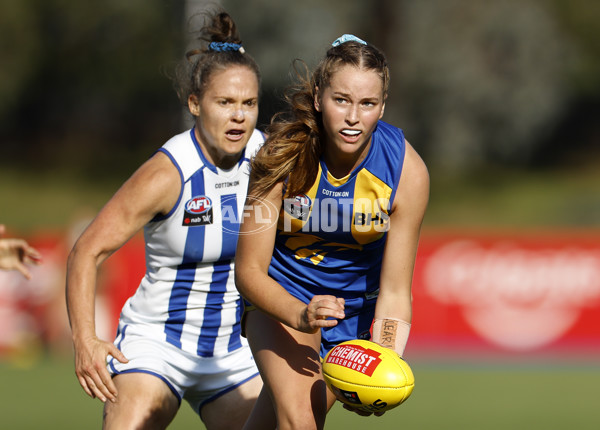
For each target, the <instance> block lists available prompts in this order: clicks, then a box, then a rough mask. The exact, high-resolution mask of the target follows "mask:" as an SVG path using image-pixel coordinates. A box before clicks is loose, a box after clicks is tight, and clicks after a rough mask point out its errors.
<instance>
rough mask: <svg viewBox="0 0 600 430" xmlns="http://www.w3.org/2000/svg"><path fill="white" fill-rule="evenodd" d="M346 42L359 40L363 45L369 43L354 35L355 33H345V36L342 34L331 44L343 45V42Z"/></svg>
mask: <svg viewBox="0 0 600 430" xmlns="http://www.w3.org/2000/svg"><path fill="white" fill-rule="evenodd" d="M346 42H358V43H362V44H363V45H366V44H367V42H365V41H364V40H362V39H359V38H358V37H356V36H354V35H353V34H344V35H343V36H340V37H338V38H337V39H335V40H334V41H333V43H332V44H331V46H338V45H341V44H342V43H346Z"/></svg>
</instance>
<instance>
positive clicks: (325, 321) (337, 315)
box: [300, 295, 346, 333]
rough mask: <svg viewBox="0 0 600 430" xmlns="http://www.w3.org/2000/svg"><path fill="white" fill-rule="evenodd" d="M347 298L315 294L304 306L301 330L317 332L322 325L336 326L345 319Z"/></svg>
mask: <svg viewBox="0 0 600 430" xmlns="http://www.w3.org/2000/svg"><path fill="white" fill-rule="evenodd" d="M345 303H346V302H345V300H344V299H342V298H338V297H335V296H329V295H327V296H314V297H313V298H312V300H311V301H310V302H309V303H308V305H306V308H304V312H303V315H302V321H301V327H300V331H304V332H306V333H316V332H317V330H319V329H320V328H322V327H334V326H335V325H337V320H338V319H343V318H344V317H345V314H344V305H345Z"/></svg>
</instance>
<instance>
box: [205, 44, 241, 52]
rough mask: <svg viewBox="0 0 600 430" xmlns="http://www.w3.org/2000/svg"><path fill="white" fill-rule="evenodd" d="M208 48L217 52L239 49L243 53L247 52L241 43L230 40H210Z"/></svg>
mask: <svg viewBox="0 0 600 430" xmlns="http://www.w3.org/2000/svg"><path fill="white" fill-rule="evenodd" d="M208 49H210V50H211V51H215V52H224V51H239V52H240V53H241V54H243V53H244V52H245V51H244V48H243V47H242V45H240V44H239V43H229V42H210V44H209V45H208Z"/></svg>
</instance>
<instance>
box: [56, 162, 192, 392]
mask: <svg viewBox="0 0 600 430" xmlns="http://www.w3.org/2000/svg"><path fill="white" fill-rule="evenodd" d="M180 187H181V180H180V178H179V173H178V172H177V169H176V168H175V167H174V166H173V164H172V163H171V161H170V160H169V158H168V157H167V156H166V155H164V154H162V153H157V154H156V155H155V156H154V157H152V158H151V159H150V160H148V161H147V162H146V163H144V165H142V167H140V168H139V169H138V170H137V171H136V172H135V173H134V174H133V176H132V177H131V178H130V179H129V180H128V181H127V182H125V184H123V186H122V187H121V188H120V189H119V191H117V193H116V194H115V195H114V196H113V197H112V198H111V199H110V201H109V202H108V203H107V204H106V205H105V206H104V208H102V210H101V211H100V213H99V214H98V215H97V216H96V218H95V219H94V220H93V221H92V223H91V224H90V225H89V226H88V228H87V229H86V230H85V231H84V232H83V234H82V235H81V237H80V238H79V239H78V240H77V242H76V243H75V246H74V247H73V249H72V251H71V253H70V254H69V258H68V261H67V284H66V300H67V312H68V315H69V322H70V324H71V332H72V340H73V346H74V349H75V373H76V375H77V378H78V380H79V383H80V384H81V386H82V388H83V389H84V391H85V392H86V393H87V394H88V395H89V396H91V397H97V398H99V399H100V400H101V401H103V402H105V401H107V400H110V401H113V402H114V401H116V397H117V395H118V393H117V389H116V386H115V385H114V383H113V381H112V378H111V377H110V374H109V372H108V371H107V369H106V358H107V356H108V355H111V356H113V357H114V358H115V359H117V360H119V361H121V362H123V363H125V362H127V358H126V357H125V356H124V355H123V354H122V353H121V351H119V349H118V348H116V347H115V345H114V344H113V343H112V342H106V341H104V340H102V339H99V338H98V337H97V335H96V326H95V313H94V308H95V293H96V280H97V275H98V268H99V267H100V265H101V264H102V263H103V262H104V261H105V260H106V259H107V258H108V257H109V256H110V255H111V254H112V253H114V252H115V251H116V250H118V249H119V248H120V247H121V246H122V245H123V244H124V243H126V242H127V241H128V240H129V239H130V238H131V237H132V236H133V235H134V234H135V233H136V232H137V231H139V230H140V229H141V228H142V227H143V226H144V225H145V224H146V223H147V222H149V221H150V220H151V219H152V218H153V217H154V216H155V215H157V214H163V213H168V212H169V210H170V209H171V208H172V207H173V205H174V204H175V202H176V200H177V198H178V196H179V189H180Z"/></svg>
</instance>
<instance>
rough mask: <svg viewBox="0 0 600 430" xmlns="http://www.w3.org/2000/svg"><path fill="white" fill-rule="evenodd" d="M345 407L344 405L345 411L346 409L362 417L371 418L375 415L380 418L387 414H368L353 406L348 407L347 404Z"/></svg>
mask: <svg viewBox="0 0 600 430" xmlns="http://www.w3.org/2000/svg"><path fill="white" fill-rule="evenodd" d="M343 405H344V409H346V410H347V411H351V412H354V413H355V414H358V415H360V416H361V417H369V416H371V415H375V416H376V417H380V416H382V415H383V414H385V412H366V411H363V410H361V409H355V408H353V407H352V406H350V405H347V404H346V403H344V404H343Z"/></svg>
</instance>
